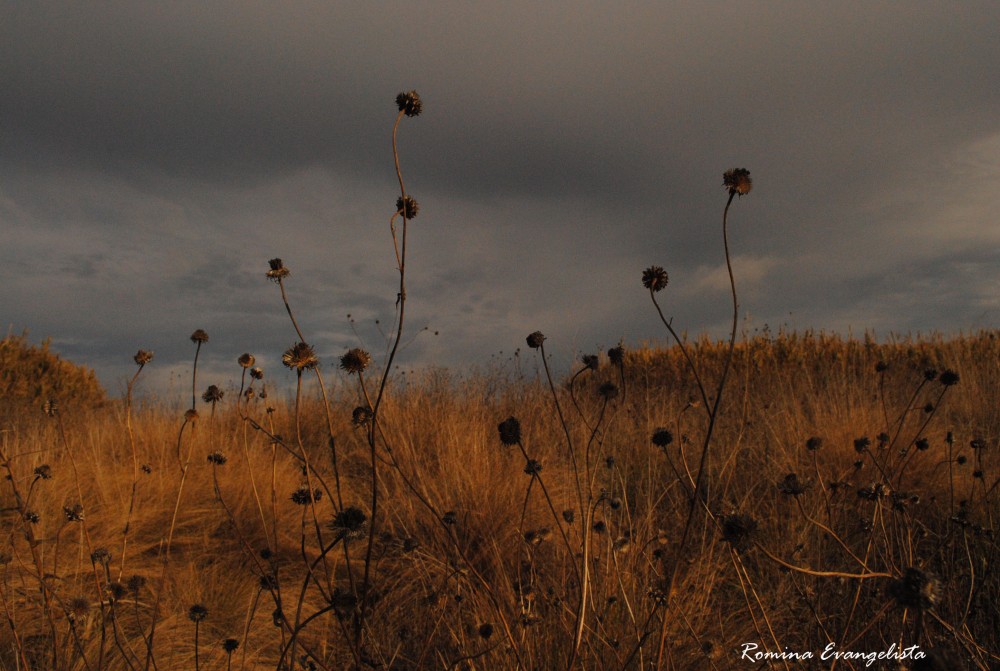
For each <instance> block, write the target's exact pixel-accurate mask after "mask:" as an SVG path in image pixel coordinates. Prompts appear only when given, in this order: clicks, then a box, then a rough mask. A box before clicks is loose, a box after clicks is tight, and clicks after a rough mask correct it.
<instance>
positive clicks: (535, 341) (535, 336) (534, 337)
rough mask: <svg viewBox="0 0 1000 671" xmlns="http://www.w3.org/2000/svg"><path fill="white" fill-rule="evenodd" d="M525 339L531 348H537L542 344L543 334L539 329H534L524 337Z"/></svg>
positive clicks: (543, 340)
mask: <svg viewBox="0 0 1000 671" xmlns="http://www.w3.org/2000/svg"><path fill="white" fill-rule="evenodd" d="M525 341H526V342H527V343H528V347H530V348H531V349H538V348H539V347H541V346H542V343H543V342H545V335H544V334H543V333H542V332H541V331H535V332H534V333H532V334H530V335H528V337H527V338H525Z"/></svg>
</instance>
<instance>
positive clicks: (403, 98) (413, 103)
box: [396, 91, 424, 116]
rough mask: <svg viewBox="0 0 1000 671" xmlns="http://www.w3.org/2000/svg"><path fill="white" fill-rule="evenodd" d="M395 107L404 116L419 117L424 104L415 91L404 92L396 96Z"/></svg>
mask: <svg viewBox="0 0 1000 671" xmlns="http://www.w3.org/2000/svg"><path fill="white" fill-rule="evenodd" d="M396 106H397V107H398V108H399V111H400V112H402V113H403V114H405V115H406V116H419V115H420V113H421V112H423V111H424V104H423V102H421V100H420V96H419V95H418V94H417V92H416V91H405V92H404V93H400V94H399V95H397V96H396Z"/></svg>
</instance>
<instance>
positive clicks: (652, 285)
mask: <svg viewBox="0 0 1000 671" xmlns="http://www.w3.org/2000/svg"><path fill="white" fill-rule="evenodd" d="M669 281H670V278H669V277H668V276H667V271H666V270H664V269H663V268H661V267H660V266H650V267H649V268H646V269H645V270H644V271H642V286H644V287H646V288H647V289H649V290H650V291H653V292H656V291H663V290H664V289H666V287H667V282H669Z"/></svg>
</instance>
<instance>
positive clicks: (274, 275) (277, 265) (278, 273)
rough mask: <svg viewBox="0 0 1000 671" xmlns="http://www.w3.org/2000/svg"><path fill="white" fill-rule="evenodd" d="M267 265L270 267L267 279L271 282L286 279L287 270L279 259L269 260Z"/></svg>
mask: <svg viewBox="0 0 1000 671" xmlns="http://www.w3.org/2000/svg"><path fill="white" fill-rule="evenodd" d="M267 264H268V265H269V266H270V267H271V269H270V270H268V271H267V279H269V280H271V281H273V282H280V281H281V280H283V279H285V278H286V277H288V273H289V270H288V268H286V267H285V264H284V263H283V262H282V261H281V259H271V260H270V261H268V262H267Z"/></svg>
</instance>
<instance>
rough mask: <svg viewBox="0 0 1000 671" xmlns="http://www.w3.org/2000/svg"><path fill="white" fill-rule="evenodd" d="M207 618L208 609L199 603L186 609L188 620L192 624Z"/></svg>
mask: <svg viewBox="0 0 1000 671" xmlns="http://www.w3.org/2000/svg"><path fill="white" fill-rule="evenodd" d="M206 617H208V609H207V608H205V607H204V606H203V605H201V604H200V603H196V604H194V605H193V606H191V607H190V608H188V619H189V620H191V621H192V622H194V623H198V622H201V621H202V620H204V619H205V618H206Z"/></svg>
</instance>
